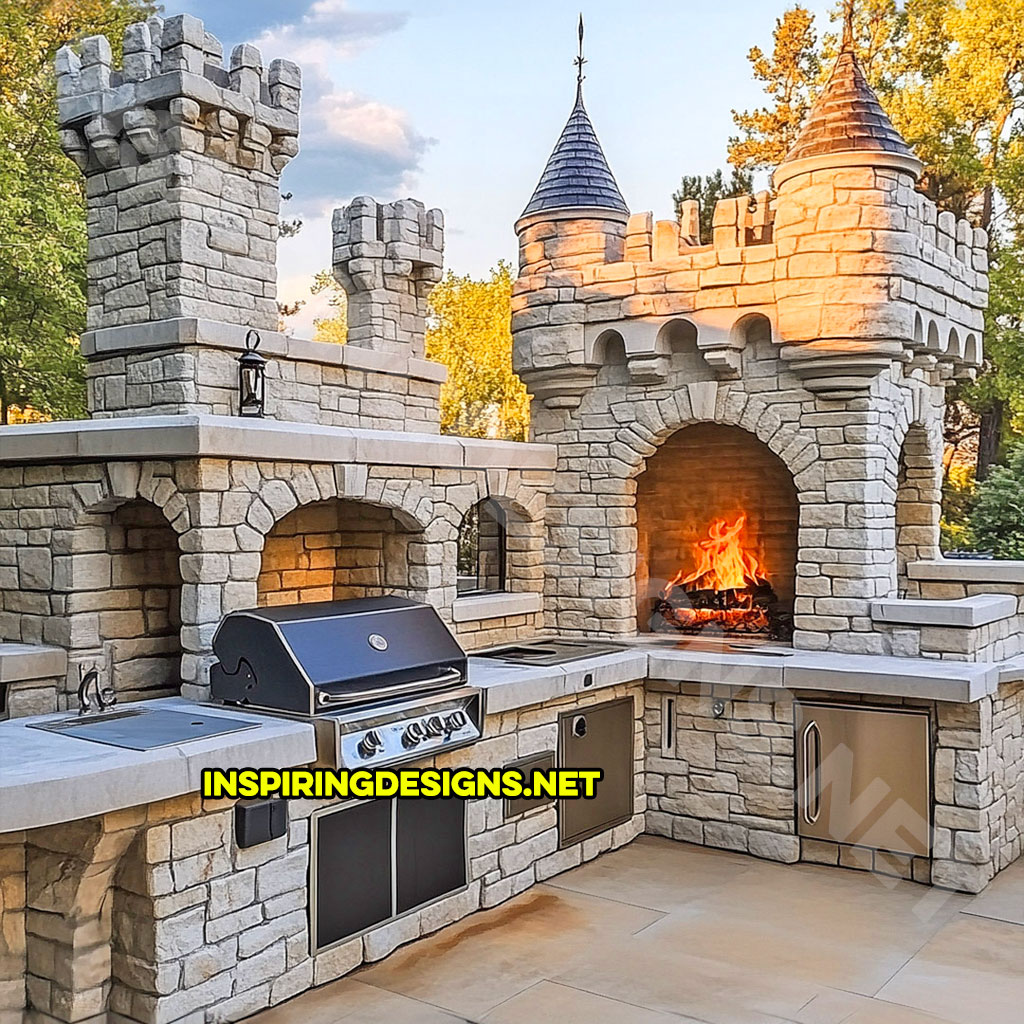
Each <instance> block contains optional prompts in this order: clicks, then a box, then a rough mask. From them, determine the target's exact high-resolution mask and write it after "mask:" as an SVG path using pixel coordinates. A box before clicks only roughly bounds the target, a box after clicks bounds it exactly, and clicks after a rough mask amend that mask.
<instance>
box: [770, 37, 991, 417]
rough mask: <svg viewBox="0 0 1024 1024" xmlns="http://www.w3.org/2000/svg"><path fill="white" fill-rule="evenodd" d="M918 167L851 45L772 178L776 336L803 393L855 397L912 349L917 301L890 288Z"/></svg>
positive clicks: (906, 253) (903, 247)
mask: <svg viewBox="0 0 1024 1024" xmlns="http://www.w3.org/2000/svg"><path fill="white" fill-rule="evenodd" d="M922 167H923V165H922V163H921V161H920V160H919V159H918V158H917V157H916V156H915V155H914V153H913V152H912V151H911V150H910V147H909V146H907V144H906V142H905V141H904V140H903V138H902V137H901V136H900V134H899V132H897V131H896V129H895V128H894V127H893V125H892V122H891V121H890V120H889V118H888V117H887V116H886V113H885V111H884V110H883V109H882V106H881V104H880V103H879V102H878V98H877V97H876V96H875V94H874V92H873V91H872V89H871V87H870V86H869V85H868V83H867V80H866V79H865V76H864V72H863V70H862V69H861V67H860V64H859V62H858V60H857V57H856V56H855V54H854V51H853V47H852V39H851V38H850V37H849V35H848V36H847V39H846V41H845V45H844V47H843V50H842V52H841V53H840V55H839V58H838V60H837V61H836V65H835V68H834V69H833V72H832V76H831V78H830V79H829V81H828V84H827V85H826V87H825V89H824V91H823V92H822V94H821V96H820V97H819V99H818V101H817V102H816V103H815V105H814V107H813V109H812V110H811V112H810V114H809V116H808V118H807V120H806V122H805V124H804V126H803V129H802V131H801V133H800V136H799V137H798V139H797V141H796V143H795V144H794V146H793V147H792V149H791V150H790V152H789V153H788V154H787V155H786V158H785V160H783V162H782V164H781V165H780V166H779V167H778V169H777V170H776V172H775V176H774V184H775V187H776V189H777V191H778V199H777V205H776V213H775V240H776V243H777V245H778V253H779V257H780V258H787V257H788V258H789V265H788V271H789V274H788V277H789V280H788V283H787V285H786V289H785V291H786V292H787V293H788V294H784V295H780V296H779V297H778V315H779V320H778V326H779V333H780V335H781V336H782V338H783V339H784V340H785V341H786V342H787V343H788V344H789V345H791V346H793V347H790V348H788V349H787V351H786V357H787V358H789V359H791V360H792V362H791V365H792V366H793V369H794V371H795V372H796V373H797V375H798V376H800V377H801V378H802V379H803V380H804V381H805V382H806V384H807V386H808V388H810V389H811V390H812V391H815V392H818V393H825V394H829V395H833V396H834V397H842V396H844V395H850V394H855V393H857V392H863V391H864V390H866V388H867V387H868V385H869V383H870V380H871V379H872V378H873V377H875V376H876V375H877V374H878V373H880V372H881V371H882V370H884V369H885V368H886V367H888V366H889V365H890V364H891V363H892V361H893V360H902V359H906V357H907V356H906V351H905V346H912V345H913V344H914V323H915V308H914V302H913V301H912V300H913V298H914V294H913V291H912V290H904V291H908V294H904V293H903V291H901V290H900V288H899V286H898V283H897V282H895V281H894V278H896V277H897V276H902V274H903V272H904V271H905V270H906V269H908V268H907V267H906V266H905V263H906V260H907V259H908V258H909V259H912V258H913V257H915V256H917V255H918V254H917V252H916V251H915V248H916V246H915V239H913V238H912V237H908V231H912V230H913V224H912V222H913V221H914V220H916V219H917V215H918V211H919V210H920V209H921V202H920V199H921V197H920V196H918V194H917V193H916V192H915V186H916V184H917V180H918V178H919V177H920V174H921V170H922ZM950 219H951V218H950ZM810 238H813V244H811V242H810ZM972 241H973V240H972ZM915 269H916V268H915ZM915 276H916V275H915ZM894 284H896V287H895V288H894V287H893V285H894Z"/></svg>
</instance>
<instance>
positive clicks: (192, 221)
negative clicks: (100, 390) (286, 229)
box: [57, 14, 300, 329]
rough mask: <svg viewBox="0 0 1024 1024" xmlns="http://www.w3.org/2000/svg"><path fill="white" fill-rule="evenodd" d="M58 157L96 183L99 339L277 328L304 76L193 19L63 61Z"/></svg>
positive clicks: (135, 29) (92, 295)
mask: <svg viewBox="0 0 1024 1024" xmlns="http://www.w3.org/2000/svg"><path fill="white" fill-rule="evenodd" d="M57 75H58V118H59V121H60V128H61V132H60V136H61V144H62V146H63V147H64V150H65V152H66V153H67V154H68V155H69V156H70V157H71V158H72V159H73V160H74V161H75V163H76V164H77V165H78V166H79V168H80V169H81V170H82V172H83V173H84V174H85V176H86V179H87V186H86V189H87V198H88V204H89V267H88V273H89V280H90V284H91V287H90V290H89V326H90V328H94V329H95V328H104V327H113V326H119V325H122V324H129V323H143V322H145V321H150V320H163V319H167V318H170V317H183V316H199V317H206V318H209V319H214V320H225V321H228V322H231V323H239V324H244V325H246V326H250V327H256V328H264V329H273V328H274V327H275V326H276V324H277V315H278V314H277V304H276V294H277V293H276V269H275V258H276V251H277V237H278V209H279V205H280V194H279V190H278V177H279V175H280V173H281V171H282V170H283V169H284V167H285V165H286V164H287V163H288V161H289V160H290V159H291V158H292V157H293V156H295V154H296V153H297V152H298V143H297V137H298V128H299V121H298V110H299V91H300V74H299V69H298V67H297V66H296V65H295V64H292V63H291V62H290V61H284V60H275V61H272V62H271V64H270V66H269V68H266V69H265V68H264V65H263V58H262V56H261V55H260V52H259V50H257V49H256V48H255V47H253V46H249V45H241V46H237V47H235V49H234V50H233V51H232V53H231V58H230V61H229V63H228V66H227V67H226V68H225V67H224V66H223V65H222V63H221V47H220V43H219V42H218V41H217V40H216V39H214V38H213V37H212V36H211V35H209V33H207V32H206V31H205V29H204V28H203V23H202V22H201V21H200V20H199V19H197V18H194V17H192V16H191V15H187V14H186V15H179V16H177V17H174V18H169V19H167V20H166V21H163V20H161V19H160V18H155V17H154V18H151V19H149V21H147V22H144V23H140V24H136V25H131V26H129V27H128V28H127V29H126V31H125V40H124V61H123V65H122V68H121V69H120V70H116V69H114V68H113V67H112V59H111V47H110V43H109V42H108V41H107V39H106V38H105V37H103V36H92V37H90V38H88V39H86V40H84V41H83V42H82V44H81V47H80V52H76V51H75V50H73V49H71V48H70V47H64V48H63V49H61V51H60V52H59V54H58V58H57Z"/></svg>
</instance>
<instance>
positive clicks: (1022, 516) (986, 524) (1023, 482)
mask: <svg viewBox="0 0 1024 1024" xmlns="http://www.w3.org/2000/svg"><path fill="white" fill-rule="evenodd" d="M970 523H971V532H972V533H973V535H974V542H975V544H976V545H977V547H978V548H980V549H983V550H990V551H991V552H992V553H993V554H994V555H995V556H996V557H997V558H1024V444H1017V445H1015V446H1014V447H1013V448H1012V449H1011V450H1010V453H1009V457H1008V458H1007V460H1006V465H1005V466H995V467H993V469H992V472H991V473H990V474H989V476H988V478H987V479H985V480H984V481H982V482H981V483H980V484H978V487H977V490H976V492H975V495H974V510H973V512H972V513H971V519H970Z"/></svg>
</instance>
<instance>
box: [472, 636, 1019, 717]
mask: <svg viewBox="0 0 1024 1024" xmlns="http://www.w3.org/2000/svg"><path fill="white" fill-rule="evenodd" d="M770 652H773V653H770ZM469 664H470V683H471V684H472V685H473V686H480V687H483V688H484V689H485V690H486V691H487V711H488V713H489V714H493V713H498V712H502V711H510V710H513V709H515V708H519V707H526V706H527V705H529V704H537V703H540V702H541V701H546V700H554V699H556V698H558V697H563V696H565V695H567V694H572V693H581V692H583V691H585V690H587V689H589V688H591V687H593V688H594V689H601V688H603V687H606V686H614V685H615V684H616V683H625V682H634V681H638V680H641V679H663V680H667V681H669V682H689V683H704V684H706V685H715V684H721V685H724V686H761V687H767V688H779V689H790V690H825V691H829V692H833V693H857V694H864V695H867V696H872V695H874V696H886V697H918V698H922V699H925V700H943V701H951V702H954V703H969V702H972V701H976V700H980V699H981V698H982V697H984V696H986V695H988V694H991V693H994V692H995V690H996V688H997V687H998V686H999V683H1000V680H1001V673H1002V677H1003V678H1004V679H1005V672H1004V668H1005V666H1003V665H999V664H995V663H991V662H963V661H940V660H938V659H933V658H892V657H881V656H877V655H861V654H831V653H829V652H827V651H796V650H792V649H789V648H778V647H765V648H763V650H762V651H761V652H757V651H715V650H708V649H701V648H699V647H698V646H696V645H694V647H693V648H677V647H672V646H665V645H663V644H657V643H652V644H650V645H645V644H644V643H643V641H639V642H636V643H632V644H630V645H629V647H628V648H627V649H626V650H624V651H622V652H619V653H616V654H606V655H603V656H598V657H595V658H587V659H583V660H580V661H573V662H569V663H568V664H566V665H561V666H551V667H538V666H531V665H521V664H518V665H503V664H501V663H500V662H495V661H490V660H487V659H483V658H479V657H473V656H472V655H471V656H470V660H469ZM587 676H590V681H589V682H587V681H586V677H587Z"/></svg>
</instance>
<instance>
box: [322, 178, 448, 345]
mask: <svg viewBox="0 0 1024 1024" xmlns="http://www.w3.org/2000/svg"><path fill="white" fill-rule="evenodd" d="M333 228H334V276H335V278H336V279H337V281H338V283H339V284H340V285H341V286H342V287H343V288H344V289H345V292H346V294H347V296H348V344H349V345H354V346H356V347H359V348H368V349H375V350H377V351H381V352H405V353H406V354H408V355H411V356H412V357H413V358H416V359H422V358H423V355H424V350H425V347H426V340H425V338H426V330H427V299H428V298H429V296H430V292H431V291H432V290H433V287H434V285H435V284H437V282H438V281H440V280H441V265H442V260H443V257H444V215H443V214H442V213H441V211H440V210H427V209H426V208H425V207H424V206H423V204H422V203H421V202H419V201H418V200H416V199H403V200H401V201H399V202H396V203H378V202H377V201H376V200H374V199H371V198H370V197H369V196H359V197H358V198H357V199H354V200H353V201H352V202H351V203H350V204H349V205H348V206H346V207H343V208H342V209H340V210H335V211H334V224H333Z"/></svg>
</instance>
